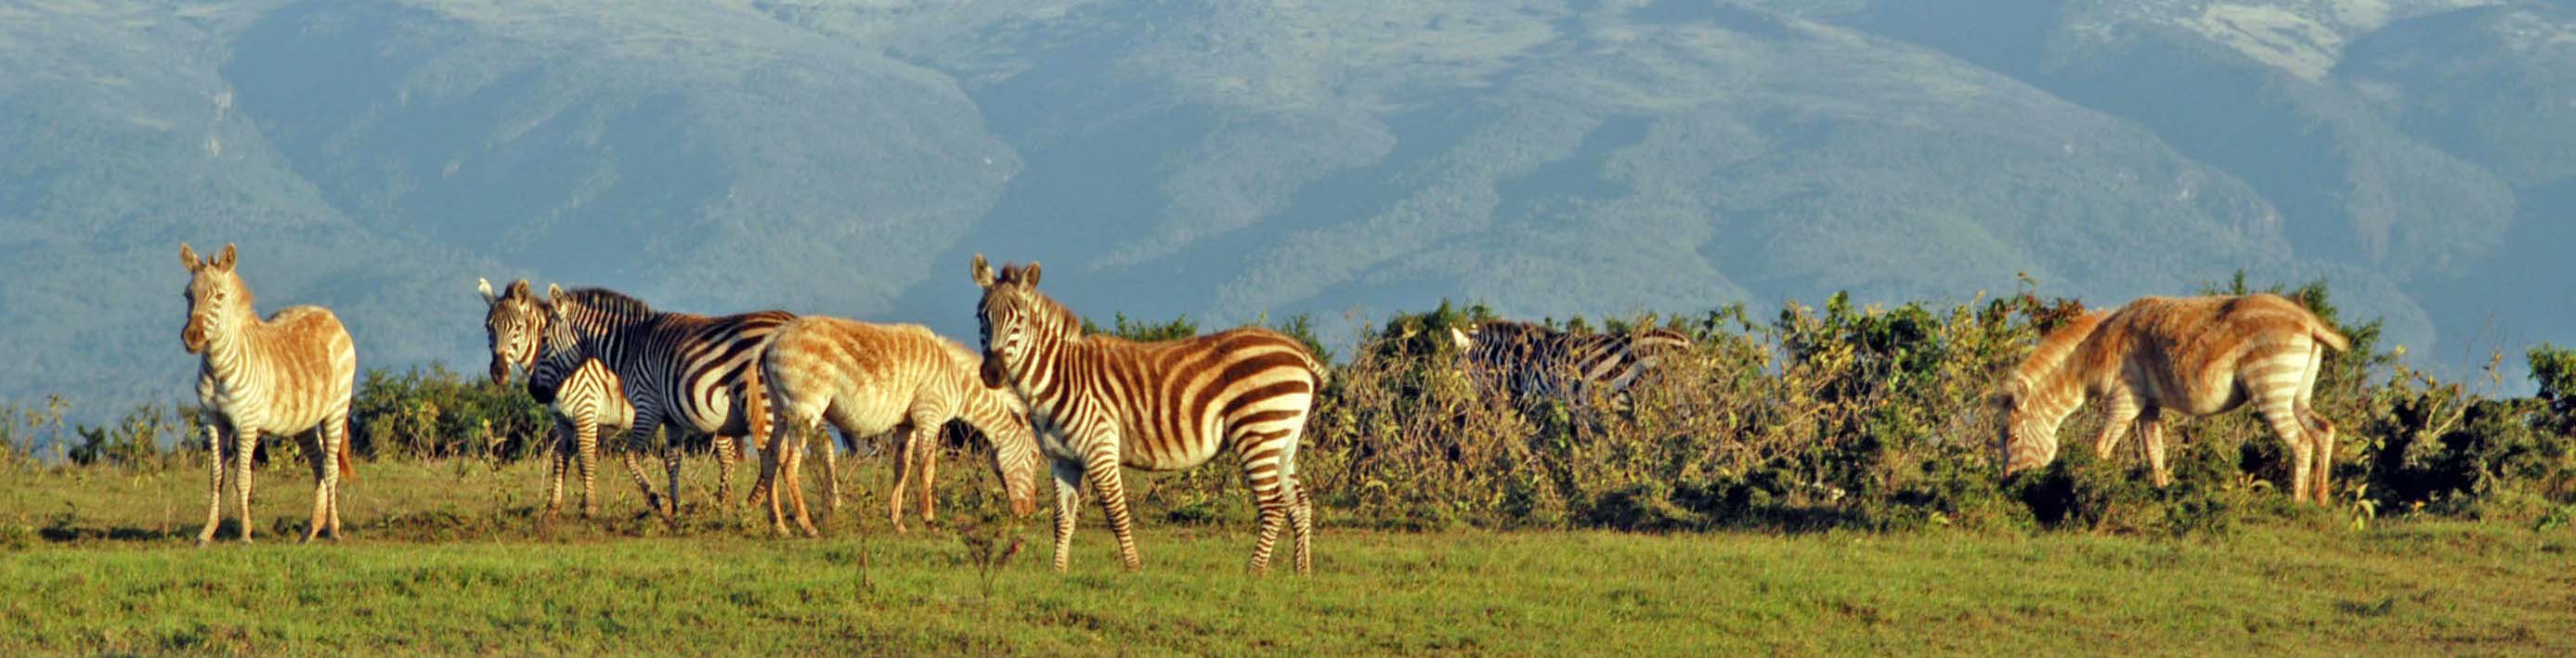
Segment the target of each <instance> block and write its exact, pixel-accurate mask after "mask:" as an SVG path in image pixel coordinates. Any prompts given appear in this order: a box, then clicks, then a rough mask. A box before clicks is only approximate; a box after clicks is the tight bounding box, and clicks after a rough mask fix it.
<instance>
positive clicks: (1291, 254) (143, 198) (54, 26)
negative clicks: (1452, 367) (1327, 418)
mask: <svg viewBox="0 0 2576 658" xmlns="http://www.w3.org/2000/svg"><path fill="white" fill-rule="evenodd" d="M102 5H104V6H102ZM181 241H192V242H194V243H196V244H197V245H198V246H199V248H200V249H206V248H209V247H213V246H218V245H220V244H221V243H223V242H227V241H233V242H239V243H240V244H241V248H242V252H241V266H240V269H241V271H242V272H243V273H244V274H245V275H246V276H247V277H248V281H249V282H250V284H251V285H252V287H253V289H254V290H255V291H256V292H257V294H258V296H259V299H260V301H261V308H262V310H263V311H268V310H274V309H276V308H279V307H281V306H283V305H286V304H300V303H316V304H324V305H328V306H330V307H332V308H334V309H336V310H338V311H339V312H340V314H341V316H342V317H343V318H344V319H345V320H346V321H347V323H348V324H349V325H350V327H351V330H352V332H353V333H354V334H355V335H356V337H357V339H358V344H359V350H360V355H361V360H362V361H363V362H365V363H366V364H367V365H371V366H401V365H406V364H414V363H423V362H427V361H430V360H444V361H447V362H449V363H451V364H457V363H463V364H467V369H469V370H471V369H472V365H471V364H473V363H475V362H477V361H478V360H479V359H480V358H482V357H481V350H482V341H483V337H482V332H481V328H480V320H481V311H482V308H481V306H480V302H479V301H478V299H477V298H476V297H475V295H474V293H473V282H474V279H475V277H478V276H481V277H490V278H492V279H495V280H496V281H500V280H507V279H511V278H517V277H523V276H524V277H530V278H533V279H535V280H537V281H538V282H539V283H540V285H542V284H543V283H544V282H548V281H554V282H562V283H564V284H566V285H605V286H610V287H615V288H619V289H622V290H626V291H629V292H633V293H636V294H638V295H640V296H643V297H645V298H646V299H649V300H651V301H653V302H654V303H656V304H657V305H659V306H661V307H664V308H670V309H677V310H690V311H699V312H725V311H735V310H748V309H756V308H770V307H778V308H786V309H789V310H793V311H799V312H808V313H828V314H834V315H843V316H851V317H858V318H864V319H872V320H899V321H918V322H925V323H928V324H931V325H932V326H933V327H934V328H937V329H941V330H943V331H947V332H951V333H952V334H954V335H959V336H961V337H968V338H971V334H972V331H973V321H972V318H971V316H970V315H969V314H970V309H971V305H972V295H973V293H974V288H973V286H972V284H971V283H970V282H969V281H968V278H967V275H966V271H967V265H966V263H967V257H968V255H969V254H972V253H975V252H982V253H986V254H989V255H990V256H992V257H993V258H995V259H996V260H1029V259H1039V260H1042V261H1044V262H1045V263H1046V264H1047V265H1048V268H1047V276H1046V283H1045V287H1047V288H1049V289H1051V290H1052V291H1053V292H1054V293H1055V294H1056V295H1057V296H1058V298H1059V299H1062V300H1064V301H1066V302H1067V303H1068V304H1070V305H1072V306H1073V307H1074V308H1075V309H1076V310H1078V311H1081V312H1083V313H1086V314H1090V315H1094V316H1098V317H1103V318H1105V317H1107V316H1108V315H1109V314H1110V313H1111V312H1113V311H1123V312H1125V313H1126V314H1127V315H1129V316H1131V317H1138V318H1168V317H1171V316H1173V315H1175V314H1180V313H1188V314H1190V315H1191V316H1192V317H1195V318H1200V319H1201V320H1202V321H1203V322H1202V324H1203V325H1207V326H1216V325H1224V324H1231V323H1235V322H1241V321H1246V320H1251V319H1254V318H1257V317H1260V316H1261V315H1263V314H1265V313H1266V314H1268V315H1269V316H1271V317H1274V318H1275V317H1280V316H1283V315H1286V314H1292V313H1301V312H1306V313H1314V314H1316V315H1317V316H1318V318H1319V319H1320V320H1322V324H1323V326H1324V327H1325V328H1326V329H1328V330H1329V332H1328V333H1330V334H1331V335H1330V336H1328V338H1344V337H1347V329H1348V327H1350V326H1351V324H1350V323H1348V322H1345V321H1344V320H1342V318H1343V317H1344V316H1345V314H1346V313H1350V312H1352V311H1355V310H1356V311H1357V314H1356V315H1355V317H1358V318H1361V319H1363V320H1365V319H1368V318H1372V317H1374V316H1375V315H1376V314H1381V313H1384V312H1386V311H1391V310H1401V309H1422V308H1426V307H1429V306H1432V305H1436V304H1437V303H1438V302H1439V300H1440V299H1442V298H1444V297H1445V298H1451V299H1459V300H1468V299H1479V300H1485V301H1487V302H1490V303H1491V304H1492V305H1494V306H1495V307H1496V308H1498V309H1499V310H1501V311H1502V312H1504V313H1505V314H1507V315H1515V316H1531V317H1537V316H1555V317H1560V318H1562V317H1565V316H1569V315H1574V314H1585V315H1591V316H1596V317H1597V316H1600V315H1603V314H1628V313H1632V312H1636V311H1642V310H1658V311H1664V312H1686V313H1695V312H1697V311H1701V310H1705V309H1707V308H1710V307H1714V306H1718V305H1722V304H1727V303H1732V302H1749V303H1752V304H1753V305H1754V306H1756V307H1757V308H1766V309H1767V308H1773V307H1776V305H1777V304H1778V303H1779V302H1780V301H1781V300H1783V299H1787V298H1797V299H1803V300H1809V301H1813V300H1817V299H1820V298H1822V297H1823V296H1825V295H1826V294H1829V293H1830V292H1832V291H1835V290H1843V289H1848V290H1851V291H1853V293H1854V294H1855V296H1856V297H1857V298H1859V299H1861V300H1864V301H1889V302H1894V301H1903V300H1909V299H1929V300H1936V301H1945V302H1947V301H1963V300H1966V299H1968V298H1970V297H1971V296H1973V295H1975V294H1977V293H1978V292H1979V291H1981V290H1983V291H1989V292H1995V293H2000V292H2009V291H2012V290H2015V287H2016V285H2017V283H2016V281H2017V279H2016V273H2024V272H2026V273H2028V275H2029V276H2030V277H2032V278H2034V279H2036V280H2037V281H2038V282H2039V284H2040V291H2041V292H2042V293H2044V294H2064V295H2080V296H2083V297H2085V298H2087V299H2088V300H2092V301H2095V302H2096V303H2116V302H2118V301H2122V300H2125V299H2126V298H2128V297H2131V296H2135V295H2139V294H2149V293H2168V294H2170V293H2186V292H2189V291H2191V290H2192V289H2193V288H2194V287H2195V286H2196V285H2197V284H2199V283H2202V282H2211V281H2218V280H2223V279H2225V278H2227V277H2228V276H2229V275H2230V274H2232V273H2233V272H2235V271H2236V270H2238V269H2244V270H2246V271H2248V272H2249V273H2250V274H2251V275H2252V277H2253V278H2254V279H2255V280H2258V281H2282V282H2296V281H2305V280H2308V279H2313V278H2318V277H2324V278H2326V279H2328V280H2329V281H2331V282H2332V284H2333V285H2334V287H2335V290H2336V292H2337V293H2338V296H2339V297H2340V298H2341V299H2343V300H2344V303H2345V308H2346V312H2347V314H2350V315H2359V316H2364V317H2368V316H2377V317H2382V318H2385V319H2386V320H2387V322H2388V326H2389V331H2390V334H2391V337H2392V338H2394V339H2395V340H2397V341H2399V342H2402V343H2404V344H2406V345H2409V346H2410V347H2412V348H2414V349H2415V350H2416V352H2417V353H2418V354H2422V355H2425V357H2424V358H2429V359H2435V360H2441V361H2448V362H2452V363H2454V364H2456V363H2459V362H2464V361H2467V360H2468V359H2464V358H2463V356H2464V355H2466V354H2469V353H2470V352H2471V351H2473V350H2474V351H2477V352H2481V353H2482V352H2483V351H2484V350H2486V349H2496V348H2501V349H2506V350H2508V352H2518V351H2519V350H2520V349H2521V348H2522V346H2524V345H2526V344H2528V343H2531V342H2537V341H2539V340H2544V339H2555V340H2557V341H2559V342H2561V343H2569V342H2576V310H2571V309H2576V265H2570V264H2569V263H2568V262H2567V259H2566V257H2565V253H2566V252H2567V251H2569V250H2570V248H2576V6H2571V5H2570V4H2569V3H2565V2H2556V3H2544V2H2522V3H2512V2H2507V3H2487V2H2468V1H2456V0H2385V1H2382V0H2313V1H2295V0H2243V1H2240V2H2233V3H2229V2H2187V1H2180V0H2174V1H2147V0H2116V1H2077V0H2066V1H2043V0H1977V1H1969V2H1934V1H1928V0H1758V1H1746V2H1679V1H1660V2H1611V1H1602V2H1582V1H1576V2H1526V3H1509V2H1446V1H1440V0H1416V1H1408V2H1378V1H1318V2H1277V3H1260V2H1241V3H1237V2H1080V1H1066V0H1006V1H991V0H984V1H978V2H970V3H956V2H945V1H925V2H903V1H901V0H865V1H852V2H824V1H809V2H793V1H783V0H782V1H767V0H759V1H753V2H697V1H679V0H669V1H665V0H640V1H630V2H618V3H601V2H549V1H528V0H511V1H498V0H493V1H468V0H432V1H420V2H390V1H379V2H339V1H310V2H280V1H275V0H260V1H249V2H184V1H146V2H134V3H91V2H71V1H54V0H33V1H24V0H22V1H20V2H14V3H9V4H0V258H5V259H6V261H5V262H6V263H7V268H8V269H7V270H6V271H7V272H8V273H9V276H8V277H7V279H8V281H7V282H6V285H0V322H5V323H6V324H5V326H6V327H7V328H6V329H5V330H4V331H0V337H5V340H0V374H5V375H6V378H5V380H0V381H5V383H0V400H18V401H31V400H37V399H41V397H42V396H43V395H45V394H48V393H65V394H67V395H69V396H70V397H71V398H72V399H73V400H74V401H75V403H76V404H78V405H80V408H78V409H76V411H75V413H76V414H79V413H81V411H82V410H102V409H105V410H112V409H107V408H111V407H113V408H121V407H122V405H124V404H127V403H130V402H134V401H142V400H148V399H173V400H175V399H180V398H181V396H182V395H183V394H184V391H186V390H187V387H188V385H189V384H190V383H192V382H193V379H192V377H193V374H194V373H193V371H192V367H193V364H192V359H191V358H190V357H188V356H186V355H185V354H183V353H182V352H181V351H180V349H179V345H178V341H177V338H176V336H177V332H178V329H179V325H180V322H181V319H182V318H181V315H182V312H183V310H182V309H183V308H184V306H183V302H182V301H181V300H180V298H179V295H178V293H179V290H180V288H181V287H182V285H183V283H184V277H185V275H184V271H183V270H182V269H181V268H180V265H179V263H178V259H177V256H176V255H175V253H176V251H177V248H178V244H179V243H180V242H181ZM2476 360H2478V361H2481V362H2482V361H2483V358H2482V357H2481V358H2479V359H2476ZM2455 367H2456V366H2455Z"/></svg>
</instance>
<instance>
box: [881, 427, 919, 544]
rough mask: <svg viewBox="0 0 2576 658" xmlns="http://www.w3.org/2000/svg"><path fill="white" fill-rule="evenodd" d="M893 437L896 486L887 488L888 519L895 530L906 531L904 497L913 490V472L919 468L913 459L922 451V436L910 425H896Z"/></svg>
mask: <svg viewBox="0 0 2576 658" xmlns="http://www.w3.org/2000/svg"><path fill="white" fill-rule="evenodd" d="M891 438H893V439H894V487H892V488H890V489H887V490H886V520H887V521H888V522H890V523H893V524H894V531H895V532H906V531H907V530H906V529H905V528H904V527H903V497H904V494H905V493H906V492H908V491H911V488H912V477H913V472H914V471H916V470H919V469H918V468H916V467H915V465H914V463H913V461H914V459H915V457H914V455H916V454H918V453H919V452H920V451H919V450H918V448H919V447H920V446H921V438H920V436H919V434H918V433H916V432H913V431H912V428H909V427H896V428H895V429H894V432H893V433H892V435H891Z"/></svg>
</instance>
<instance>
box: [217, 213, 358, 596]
mask: <svg viewBox="0 0 2576 658" xmlns="http://www.w3.org/2000/svg"><path fill="white" fill-rule="evenodd" d="M235 256H236V252H235V250H234V248H233V245H231V244H225V245H224V250H223V252H222V253H219V254H216V255H215V257H214V258H213V259H211V260H209V259H205V258H201V257H199V256H198V255H197V250H196V249H195V248H192V247H190V246H188V245H186V244H184V243H183V244H181V245H179V259H180V260H181V261H183V262H185V263H186V264H187V266H188V287H187V290H186V292H185V293H184V296H185V297H186V299H187V300H188V322H187V325H186V326H185V327H183V328H181V329H180V331H179V344H180V346H181V347H183V348H186V349H187V351H188V353H189V354H196V355H200V356H201V357H202V358H200V359H199V360H198V362H197V401H198V403H199V404H202V405H204V406H205V410H206V413H207V415H208V416H209V422H208V423H206V443H207V447H206V454H207V456H208V458H209V460H210V461H212V462H213V468H212V469H211V470H212V472H213V476H214V478H213V479H214V483H213V485H212V487H211V493H210V494H209V496H208V501H207V504H206V528H205V530H202V531H199V532H198V533H197V545H198V546H204V545H206V544H207V543H208V542H211V541H214V538H215V528H216V527H217V526H219V525H221V524H222V523H223V503H224V477H225V471H226V470H227V466H226V462H227V461H229V462H230V470H231V472H232V477H233V483H234V491H235V493H236V494H238V498H239V503H240V506H239V509H240V511H241V540H242V543H245V544H247V543H250V541H251V522H250V489H251V468H250V460H251V453H252V451H253V450H254V449H256V448H257V447H258V446H259V437H260V434H262V433H268V434H300V433H303V432H305V431H307V430H312V431H313V432H314V434H315V439H314V443H315V445H314V448H316V449H315V450H312V451H310V452H306V453H305V455H306V459H307V461H309V462H310V463H311V464H312V466H313V480H314V483H315V484H314V487H313V522H312V525H311V526H310V527H309V528H307V529H306V530H305V532H304V541H306V542H310V541H313V538H314V537H316V536H319V535H320V534H321V533H323V532H324V531H325V530H326V529H327V530H328V532H330V534H331V539H332V540H333V541H338V540H339V539H340V481H341V477H342V476H343V475H346V476H347V477H348V479H349V480H350V481H356V480H357V479H358V477H357V473H356V472H355V471H352V470H351V469H350V466H349V461H350V459H349V449H350V447H349V402H350V392H351V391H352V390H353V389H354V388H355V387H356V381H357V372H358V348H357V344H356V342H355V341H352V340H350V338H349V330H348V329H347V328H345V327H343V326H341V324H340V318H339V316H336V315H332V313H331V311H330V310H328V309H324V308H322V307H319V306H290V307H287V308H285V309H281V310H279V311H278V312H277V313H275V314H272V315H270V316H268V319H267V320H265V321H263V320H261V319H259V315H258V313H257V312H256V311H255V310H253V309H254V305H253V304H252V300H251V293H250V287H249V286H246V285H244V284H243V283H242V280H241V276H240V275H239V274H238V273H236V272H235V271H234V269H233V266H234V264H235ZM226 432H230V433H231V439H232V440H230V441H226V440H225V433H226ZM227 447H229V448H230V449H231V452H230V453H229V454H227V453H226V452H225V450H226V448H227ZM228 457H229V459H227V458H228Z"/></svg>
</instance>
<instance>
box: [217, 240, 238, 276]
mask: <svg viewBox="0 0 2576 658" xmlns="http://www.w3.org/2000/svg"><path fill="white" fill-rule="evenodd" d="M213 265H214V267H215V269H216V270H217V271H222V272H230V271H233V245H232V243H230V242H226V243H224V252H223V253H220V254H215V262H214V263H213Z"/></svg>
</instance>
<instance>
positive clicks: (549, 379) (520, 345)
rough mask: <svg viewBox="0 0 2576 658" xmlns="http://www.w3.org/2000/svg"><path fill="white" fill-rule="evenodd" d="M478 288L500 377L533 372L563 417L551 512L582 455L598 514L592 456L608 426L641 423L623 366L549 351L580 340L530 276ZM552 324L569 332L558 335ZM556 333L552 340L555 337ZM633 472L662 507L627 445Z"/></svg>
mask: <svg viewBox="0 0 2576 658" xmlns="http://www.w3.org/2000/svg"><path fill="white" fill-rule="evenodd" d="M475 287H476V290H477V291H478V292H480V293H482V295H483V303H484V306H485V312H484V316H483V327H484V338H485V340H486V341H487V343H488V345H489V346H490V347H491V350H492V383H494V384H504V385H506V384H508V383H509V374H510V372H511V371H512V370H513V369H516V370H524V371H526V372H527V373H528V384H527V388H528V394H529V396H530V397H533V398H535V399H536V400H537V402H539V403H542V404H544V405H546V411H547V412H548V414H549V415H551V416H553V417H554V420H555V435H554V437H555V438H554V440H553V441H551V442H549V447H548V452H549V460H548V462H547V471H546V482H548V483H549V487H550V491H549V497H548V503H547V505H546V512H545V517H546V518H552V517H554V516H555V515H556V514H557V513H558V512H560V511H561V510H562V509H563V491H564V476H565V472H566V471H567V470H568V469H567V468H566V467H567V466H570V465H571V464H570V463H569V462H573V461H575V460H576V459H577V460H578V462H579V466H580V471H581V516H582V518H590V517H591V516H592V515H593V514H596V513H597V512H598V509H599V508H598V504H597V503H596V502H595V501H596V500H597V497H598V489H597V487H596V486H594V484H593V482H594V479H593V477H592V475H593V469H592V467H591V464H592V462H593V461H595V460H596V459H597V457H598V454H599V435H600V432H601V431H602V430H606V431H610V432H616V433H617V434H618V435H620V436H622V435H624V433H625V430H627V429H628V428H630V427H633V426H634V424H635V406H634V405H632V404H628V403H627V401H626V388H625V385H624V384H621V383H619V382H618V380H617V373H615V372H611V371H610V370H609V369H608V365H607V364H605V363H601V362H600V361H599V360H598V359H588V358H577V357H578V356H579V352H577V351H575V350H571V349H559V350H556V351H554V352H546V351H545V350H543V349H541V347H543V346H545V345H556V346H560V347H572V346H575V342H574V339H573V337H572V336H571V334H570V332H569V331H568V328H567V326H566V325H564V324H563V323H557V322H550V321H549V320H551V319H552V318H551V314H552V312H553V309H554V305H553V304H549V303H547V302H546V300H544V299H539V298H537V296H536V295H534V294H532V293H530V292H529V288H528V280H527V279H520V280H518V281H517V282H514V283H511V284H510V287H509V288H508V289H507V290H506V291H504V292H502V293H498V294H496V293H494V292H492V282H491V281H488V280H483V279H476V280H475ZM550 332H561V333H560V334H559V335H552V336H550V335H549V334H550ZM549 338H551V339H552V340H548V339H549ZM620 456H622V457H624V458H625V463H626V472H627V474H628V475H630V476H632V477H633V478H634V479H635V487H636V489H638V490H640V491H642V492H643V493H644V501H645V502H644V504H645V507H646V508H648V509H654V510H659V509H661V496H660V495H659V494H656V493H654V492H653V483H652V481H651V480H650V479H648V478H646V477H645V475H644V468H643V466H642V465H640V464H638V463H637V462H636V459H635V453H633V452H632V451H626V452H621V453H620Z"/></svg>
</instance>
